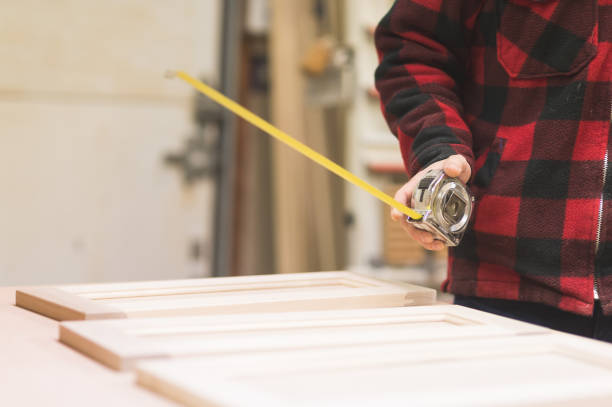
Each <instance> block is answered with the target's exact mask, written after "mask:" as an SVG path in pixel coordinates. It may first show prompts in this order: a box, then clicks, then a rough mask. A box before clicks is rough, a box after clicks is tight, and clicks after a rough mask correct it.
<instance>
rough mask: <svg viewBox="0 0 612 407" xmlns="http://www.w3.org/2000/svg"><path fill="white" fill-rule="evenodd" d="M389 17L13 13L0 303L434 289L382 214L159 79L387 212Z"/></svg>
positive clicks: (273, 8) (339, 11) (432, 262)
mask: <svg viewBox="0 0 612 407" xmlns="http://www.w3.org/2000/svg"><path fill="white" fill-rule="evenodd" d="M390 6H391V1H390V0H307V1H297V0H293V1H288V0H225V1H222V0H172V1H171V0H106V1H98V0H57V1H52V2H51V1H46V0H20V1H9V0H3V1H2V13H0V60H1V61H2V67H1V68H0V69H1V70H2V75H0V188H1V189H0V190H1V195H0V203H1V204H0V207H1V210H0V284H1V285H26V284H48V283H82V282H94V281H96V282H103V281H125V280H142V279H147V280H150V279H170V278H172V279H177V278H191V277H206V276H225V275H244V274H265V273H287V272H302V271H316V270H340V269H344V270H355V271H361V272H365V273H369V274H371V275H376V276H380V277H390V278H396V279H400V280H405V281H410V282H414V283H417V284H421V285H429V286H432V287H436V288H437V287H439V283H440V281H441V279H442V278H443V277H444V274H445V254H444V253H442V254H435V255H434V254H431V253H426V252H425V251H424V250H422V249H420V248H419V247H418V246H416V245H415V244H414V243H412V242H411V241H410V240H409V239H408V238H407V237H406V236H405V235H404V233H403V232H402V231H401V229H400V228H399V226H397V225H395V224H392V223H391V222H390V221H389V217H388V208H387V207H385V206H384V205H383V204H382V203H380V202H379V201H377V200H376V199H375V198H373V197H371V196H369V195H368V194H366V193H365V192H363V191H361V190H359V189H357V188H356V187H354V186H352V185H349V184H347V183H345V182H344V181H341V180H340V179H338V178H337V177H336V176H335V175H332V174H330V173H328V172H326V171H325V170H323V169H321V168H319V167H317V166H316V165H315V164H313V163H311V162H310V161H308V160H307V159H305V158H303V157H301V156H299V155H298V154H297V153H295V152H293V151H292V150H290V149H289V148H287V147H285V146H284V145H281V144H279V143H278V142H276V141H274V140H272V139H271V138H270V137H268V136H266V135H265V134H263V133H261V132H259V131H258V130H256V129H254V128H253V127H252V126H251V125H249V124H246V123H245V122H243V121H241V120H238V119H237V118H236V117H234V116H233V115H232V114H231V113H228V112H226V111H223V110H221V109H220V108H218V107H217V106H215V105H214V104H212V103H211V102H209V101H208V100H206V99H205V98H203V97H198V96H197V95H196V94H195V92H194V91H193V90H192V89H190V88H189V87H188V86H187V85H186V84H185V83H183V82H181V81H179V80H177V79H174V80H171V79H167V78H165V77H164V73H165V72H166V71H167V70H169V69H182V70H184V71H186V72H188V73H190V74H192V75H194V76H198V77H199V78H201V79H203V80H204V81H205V82H207V83H209V84H212V85H214V86H215V87H216V88H218V89H219V90H221V91H222V92H224V93H225V94H227V95H228V96H230V97H232V98H234V99H236V100H238V101H239V102H240V103H242V104H244V105H245V106H247V107H248V108H249V109H252V110H253V111H254V112H256V113H257V114H260V115H262V116H263V117H264V118H266V119H268V120H270V121H271V122H272V123H274V124H275V125H277V126H278V127H280V128H281V129H283V130H285V131H286V132H288V133H289V134H291V135H292V136H294V137H296V138H297V139H299V140H301V141H303V142H304V143H306V144H308V145H309V146H311V147H313V148H314V149H315V150H317V151H319V152H321V153H323V154H324V155H326V156H328V157H330V158H332V159H333V160H335V161H336V162H338V163H340V164H341V165H343V166H346V167H347V168H348V169H349V170H351V171H352V172H354V173H355V174H357V175H358V176H360V177H363V178H365V179H366V180H368V181H369V182H371V183H372V184H374V185H376V186H377V187H379V188H381V189H383V190H385V191H386V192H388V193H390V194H393V193H394V191H395V190H396V189H397V188H398V186H399V185H401V184H402V183H404V182H405V181H406V176H405V175H404V173H403V166H402V163H401V158H400V154H399V149H398V146H397V142H396V140H395V139H394V137H393V136H392V135H391V134H390V132H389V130H388V128H387V127H386V124H385V123H384V121H383V119H382V117H381V114H380V109H379V101H378V97H377V94H376V91H375V89H374V87H373V75H374V69H375V67H376V65H377V57H376V52H375V50H374V43H373V29H374V27H375V25H376V23H377V22H378V20H379V19H380V18H381V17H382V16H383V15H384V13H385V12H386V11H387V10H388V8H389V7H390Z"/></svg>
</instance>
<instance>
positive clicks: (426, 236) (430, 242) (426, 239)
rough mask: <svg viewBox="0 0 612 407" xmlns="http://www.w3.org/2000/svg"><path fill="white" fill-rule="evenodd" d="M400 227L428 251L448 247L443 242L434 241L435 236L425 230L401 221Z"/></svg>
mask: <svg viewBox="0 0 612 407" xmlns="http://www.w3.org/2000/svg"><path fill="white" fill-rule="evenodd" d="M400 225H401V226H402V229H404V231H405V232H406V233H408V235H409V236H410V237H411V238H413V239H414V240H416V242H417V243H418V244H420V245H421V246H423V247H424V248H425V249H427V250H442V249H444V248H445V247H446V245H445V244H444V243H443V242H442V241H440V240H437V239H434V236H433V235H432V234H431V233H429V232H427V231H425V230H421V229H418V228H415V227H414V226H412V225H411V224H409V223H408V222H406V221H401V222H400Z"/></svg>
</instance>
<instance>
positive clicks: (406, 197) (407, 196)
mask: <svg viewBox="0 0 612 407" xmlns="http://www.w3.org/2000/svg"><path fill="white" fill-rule="evenodd" d="M415 184H416V181H413V180H410V181H408V182H407V183H406V184H404V185H403V186H402V187H401V188H400V189H398V190H397V192H396V193H395V196H394V197H393V198H394V199H395V200H396V201H398V202H400V203H403V204H404V205H406V206H410V201H411V199H412V191H413V190H414V185H415ZM405 217H406V215H404V214H403V213H401V212H400V211H398V210H397V209H395V208H392V209H391V219H393V220H394V221H399V220H402V219H404V218H405Z"/></svg>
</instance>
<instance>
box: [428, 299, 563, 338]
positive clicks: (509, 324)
mask: <svg viewBox="0 0 612 407" xmlns="http://www.w3.org/2000/svg"><path fill="white" fill-rule="evenodd" d="M437 307H443V308H447V309H452V310H453V313H454V314H455V315H458V316H460V317H463V318H467V319H471V320H473V321H478V322H480V323H482V324H490V325H497V326H500V327H503V328H508V329H511V330H513V331H516V332H517V334H519V335H521V334H522V335H528V334H534V333H538V334H539V333H543V332H553V331H552V330H551V329H549V328H545V327H542V326H539V325H534V324H530V323H527V322H523V321H519V320H516V319H511V318H507V317H502V316H500V315H496V314H491V313H489V312H484V311H479V310H476V309H473V308H468V307H464V306H462V305H455V304H449V305H437Z"/></svg>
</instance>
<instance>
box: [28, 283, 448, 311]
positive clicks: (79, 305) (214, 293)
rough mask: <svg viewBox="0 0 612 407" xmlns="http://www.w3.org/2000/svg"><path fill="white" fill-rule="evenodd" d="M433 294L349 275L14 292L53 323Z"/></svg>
mask: <svg viewBox="0 0 612 407" xmlns="http://www.w3.org/2000/svg"><path fill="white" fill-rule="evenodd" d="M435 296H436V294H435V290H432V289H429V288H424V287H418V286H414V285H410V284H401V283H391V282H387V281H383V280H379V279H375V278H371V277H366V276H362V275H359V274H355V273H350V272H315V273H298V274H285V275H260V276H240V277H224V278H206V279H191V280H167V281H147V282H132V283H112V284H87V285H74V286H55V287H33V288H26V289H21V290H18V291H17V293H16V303H17V305H18V306H20V307H22V308H26V309H29V310H32V311H35V312H38V313H41V314H43V315H46V316H49V317H51V318H55V319H58V320H78V319H105V318H133V317H162V316H176V315H203V314H231V313H249V312H272V311H274V312H281V311H306V310H324V309H345V308H376V307H394V306H406V305H427V304H432V303H433V302H434V301H435Z"/></svg>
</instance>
